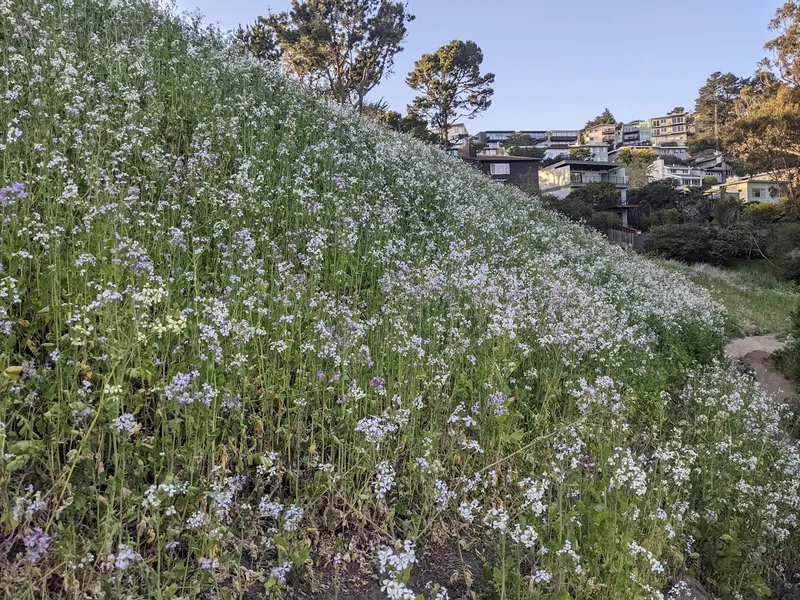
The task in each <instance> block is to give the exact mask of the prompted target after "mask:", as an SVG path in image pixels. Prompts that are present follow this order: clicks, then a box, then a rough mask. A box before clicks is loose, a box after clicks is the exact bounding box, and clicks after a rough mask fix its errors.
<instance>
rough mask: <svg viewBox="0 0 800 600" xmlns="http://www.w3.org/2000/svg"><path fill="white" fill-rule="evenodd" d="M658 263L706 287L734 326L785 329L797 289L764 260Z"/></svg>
mask: <svg viewBox="0 0 800 600" xmlns="http://www.w3.org/2000/svg"><path fill="white" fill-rule="evenodd" d="M661 264H663V265H664V266H666V267H667V268H671V269H676V270H679V271H680V272H682V273H683V274H684V275H686V276H688V277H689V278H690V279H691V280H692V281H694V282H695V283H697V284H699V285H701V286H702V287H704V288H706V289H707V290H708V292H709V294H710V295H711V297H712V298H714V299H715V300H716V301H717V302H719V303H721V304H723V305H724V306H725V309H726V310H727V312H728V314H729V315H730V317H731V320H732V325H733V326H734V328H735V329H739V330H748V331H756V332H758V333H760V334H768V333H776V334H779V335H785V334H787V333H788V331H789V329H790V327H791V313H792V311H793V310H794V309H795V307H796V306H797V304H798V301H800V293H798V288H797V286H796V285H795V284H793V283H791V282H787V281H786V280H784V279H781V278H780V277H779V276H778V274H776V273H775V270H774V268H773V267H772V266H771V265H770V264H769V263H768V262H767V261H762V260H743V261H739V262H736V263H734V264H733V265H731V266H729V267H713V266H711V265H704V264H698V265H694V266H693V267H686V266H684V265H679V264H678V263H674V262H668V261H664V262H662V263H661ZM735 333H740V332H738V331H737V332H735Z"/></svg>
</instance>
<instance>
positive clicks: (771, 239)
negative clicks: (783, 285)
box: [765, 223, 800, 282]
mask: <svg viewBox="0 0 800 600" xmlns="http://www.w3.org/2000/svg"><path fill="white" fill-rule="evenodd" d="M765 254H766V255H767V257H768V258H769V259H770V260H771V261H772V262H773V263H775V265H776V266H777V267H778V269H779V270H780V273H781V275H782V276H783V277H785V278H786V279H789V280H791V281H797V282H800V223H779V224H777V225H774V226H773V227H772V228H770V232H769V236H768V239H767V244H766V251H765Z"/></svg>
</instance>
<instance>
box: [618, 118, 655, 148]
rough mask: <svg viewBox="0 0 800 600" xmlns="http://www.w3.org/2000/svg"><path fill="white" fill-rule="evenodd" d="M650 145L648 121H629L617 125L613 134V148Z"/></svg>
mask: <svg viewBox="0 0 800 600" xmlns="http://www.w3.org/2000/svg"><path fill="white" fill-rule="evenodd" d="M648 144H650V122H649V121H646V120H645V121H642V120H638V121H631V122H630V123H624V124H622V125H617V129H616V131H615V132H614V147H615V148H620V147H622V146H642V145H648Z"/></svg>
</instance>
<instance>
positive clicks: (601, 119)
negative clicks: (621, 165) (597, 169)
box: [581, 108, 617, 150]
mask: <svg viewBox="0 0 800 600" xmlns="http://www.w3.org/2000/svg"><path fill="white" fill-rule="evenodd" d="M616 123H617V120H616V119H615V118H614V115H613V114H611V111H610V110H608V109H607V108H606V109H604V110H603V112H601V113H600V114H599V115H597V116H596V117H595V118H594V119H591V120H589V121H586V125H584V127H583V129H582V130H581V141H582V142H584V143H586V141H587V140H586V130H587V129H589V128H590V127H594V126H595V125H616ZM609 149H610V150H611V149H613V148H609Z"/></svg>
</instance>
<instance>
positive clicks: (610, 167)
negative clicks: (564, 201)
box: [539, 159, 628, 204]
mask: <svg viewBox="0 0 800 600" xmlns="http://www.w3.org/2000/svg"><path fill="white" fill-rule="evenodd" d="M619 169H620V165H618V164H617V163H610V162H597V161H591V160H571V159H565V160H562V161H559V162H557V163H555V164H552V165H549V166H547V167H544V168H542V169H539V189H540V190H541V191H542V192H545V193H548V194H552V195H553V196H556V197H558V198H566V197H567V196H568V195H569V194H570V192H572V191H573V190H576V189H578V188H581V187H583V186H585V185H586V184H587V183H595V182H597V183H599V182H609V183H613V184H614V185H615V186H616V188H617V189H618V190H619V192H620V202H621V204H625V203H626V200H627V194H628V180H627V179H626V178H625V176H624V175H620V174H619Z"/></svg>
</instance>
